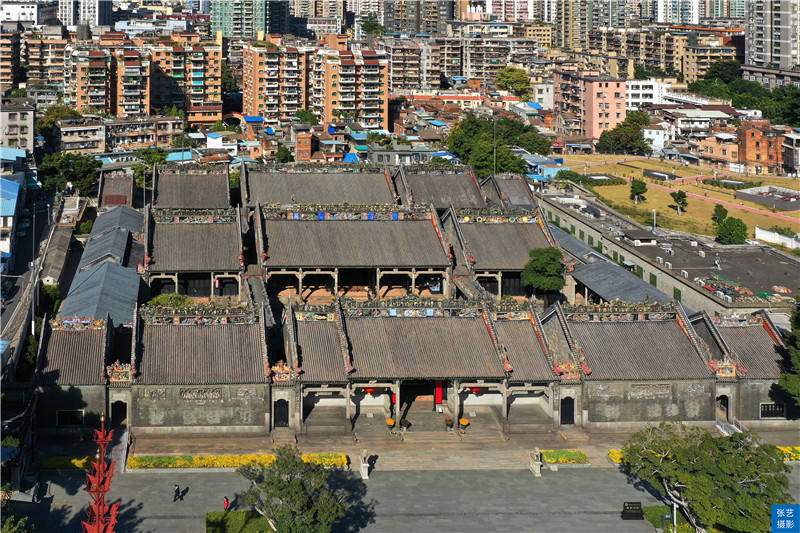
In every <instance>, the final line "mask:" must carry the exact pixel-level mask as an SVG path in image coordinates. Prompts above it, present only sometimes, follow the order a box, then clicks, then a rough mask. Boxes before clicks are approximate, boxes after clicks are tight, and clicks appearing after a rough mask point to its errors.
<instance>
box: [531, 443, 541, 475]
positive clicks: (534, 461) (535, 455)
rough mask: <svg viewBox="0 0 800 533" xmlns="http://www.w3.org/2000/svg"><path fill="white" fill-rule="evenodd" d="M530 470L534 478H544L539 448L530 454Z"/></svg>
mask: <svg viewBox="0 0 800 533" xmlns="http://www.w3.org/2000/svg"><path fill="white" fill-rule="evenodd" d="M530 469H531V473H532V474H533V477H542V452H540V451H539V448H534V450H533V451H532V452H530Z"/></svg>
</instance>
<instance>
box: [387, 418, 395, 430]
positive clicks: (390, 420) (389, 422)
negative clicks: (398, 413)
mask: <svg viewBox="0 0 800 533" xmlns="http://www.w3.org/2000/svg"><path fill="white" fill-rule="evenodd" d="M394 424H395V422H394V418H387V419H386V427H388V428H389V429H392V428H393V427H394Z"/></svg>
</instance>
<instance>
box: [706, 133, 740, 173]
mask: <svg viewBox="0 0 800 533" xmlns="http://www.w3.org/2000/svg"><path fill="white" fill-rule="evenodd" d="M697 153H698V155H699V156H700V159H703V160H704V161H705V162H707V163H710V164H712V165H715V166H720V167H722V168H725V169H728V168H731V165H732V164H736V163H738V162H739V143H738V142H737V136H736V134H735V133H728V132H711V133H709V134H708V136H706V137H702V138H700V139H699V141H698V142H697Z"/></svg>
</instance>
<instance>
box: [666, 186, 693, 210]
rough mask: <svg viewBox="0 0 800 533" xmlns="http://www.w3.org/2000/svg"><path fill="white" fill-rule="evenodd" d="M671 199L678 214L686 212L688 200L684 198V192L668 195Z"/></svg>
mask: <svg viewBox="0 0 800 533" xmlns="http://www.w3.org/2000/svg"><path fill="white" fill-rule="evenodd" d="M669 195H670V196H671V197H672V200H673V201H674V202H675V207H676V208H677V210H678V214H679V215H680V214H681V213H683V212H685V211H686V208H687V207H688V206H689V200H688V199H687V198H686V193H685V192H684V191H675V192H671V193H669Z"/></svg>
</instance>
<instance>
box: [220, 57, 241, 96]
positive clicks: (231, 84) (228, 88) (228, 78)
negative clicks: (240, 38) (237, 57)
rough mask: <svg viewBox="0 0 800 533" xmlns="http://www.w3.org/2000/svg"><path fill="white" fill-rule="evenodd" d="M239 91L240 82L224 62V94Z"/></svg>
mask: <svg viewBox="0 0 800 533" xmlns="http://www.w3.org/2000/svg"><path fill="white" fill-rule="evenodd" d="M239 90H240V89H239V82H238V81H237V80H236V78H235V77H234V76H233V74H232V73H231V69H230V68H228V63H227V62H226V61H223V62H222V92H223V93H225V94H227V93H235V92H238V91H239Z"/></svg>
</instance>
